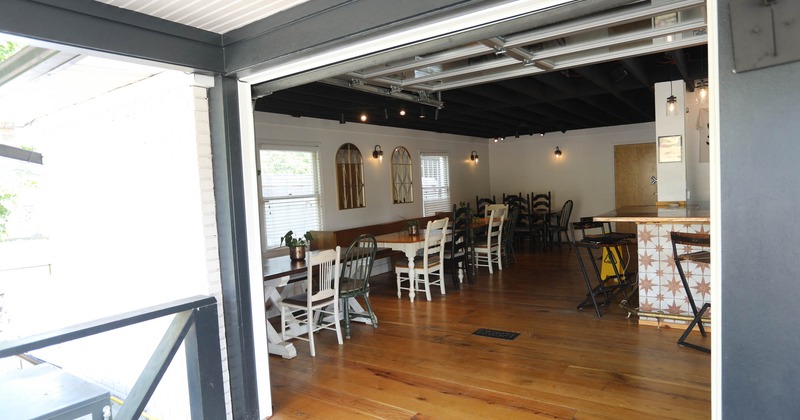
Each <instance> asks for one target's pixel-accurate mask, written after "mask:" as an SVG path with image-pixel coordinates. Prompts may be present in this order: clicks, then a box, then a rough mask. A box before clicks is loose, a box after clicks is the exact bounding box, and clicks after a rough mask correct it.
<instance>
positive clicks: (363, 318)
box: [342, 297, 378, 325]
mask: <svg viewBox="0 0 800 420" xmlns="http://www.w3.org/2000/svg"><path fill="white" fill-rule="evenodd" d="M347 301H348V302H347V303H348V304H349V305H350V313H351V314H354V313H357V314H363V315H359V316H356V317H354V318H352V319H351V321H356V322H363V323H365V324H367V325H372V320H371V319H370V318H369V314H366V313H365V312H366V311H365V310H364V307H363V306H361V304H360V303H358V301H357V300H356V298H354V297H351V298H350V299H348V300H347ZM342 316H344V312H342ZM375 319H376V320H377V319H378V317H377V316H376V317H375Z"/></svg>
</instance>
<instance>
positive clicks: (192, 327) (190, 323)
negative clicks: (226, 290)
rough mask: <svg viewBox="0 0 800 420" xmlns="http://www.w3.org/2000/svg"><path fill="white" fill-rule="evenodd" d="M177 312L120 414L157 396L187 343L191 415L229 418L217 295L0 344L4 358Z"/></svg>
mask: <svg viewBox="0 0 800 420" xmlns="http://www.w3.org/2000/svg"><path fill="white" fill-rule="evenodd" d="M173 314H174V315H175V316H174V318H173V320H172V323H171V324H170V326H169V327H168V328H167V331H166V332H165V333H164V336H163V337H162V339H161V342H160V343H159V344H158V346H157V347H156V349H155V350H154V351H153V354H152V356H151V357H150V360H149V361H148V362H147V365H145V367H144V369H143V371H142V373H141V374H140V375H139V378H138V379H137V380H136V383H135V384H134V386H133V388H131V392H130V393H129V394H128V396H127V398H126V399H125V403H124V404H122V406H121V408H120V410H119V412H118V413H117V414H116V416H115V418H117V419H126V420H127V419H138V418H139V416H140V415H141V414H142V411H143V410H144V408H145V406H146V405H147V402H148V401H149V399H150V397H151V396H152V395H153V392H154V391H155V389H156V387H157V386H158V382H159V381H160V380H161V378H162V376H163V375H164V372H166V370H167V367H168V366H169V364H170V362H171V361H172V358H173V356H174V355H175V353H176V352H177V351H178V348H180V345H181V343H185V347H184V348H185V351H186V365H187V366H186V370H187V376H188V383H189V402H190V406H191V415H192V419H224V418H225V396H224V391H223V383H222V356H221V354H220V345H219V326H218V321H217V319H218V318H217V300H216V299H215V298H213V297H209V296H194V297H190V298H184V299H179V300H176V301H172V302H168V303H164V304H160V305H156V306H151V307H149V308H144V309H139V310H135V311H131V312H127V313H123V314H120V315H114V316H110V317H107V318H101V319H98V320H94V321H89V322H86V323H82V324H78V325H74V326H71V327H67V328H62V329H60V330H57V331H52V332H48V333H43V334H38V335H34V336H30V337H25V338H20V339H17V340H10V341H6V342H3V343H0V358H5V357H10V356H15V355H19V354H23V353H26V352H29V351H32V350H36V349H40V348H43V347H48V346H52V345H55V344H60V343H64V342H67V341H72V340H76V339H79V338H83V337H88V336H91V335H95V334H99V333H103V332H106V331H111V330H116V329H119V328H123V327H127V326H130V325H134V324H138V323H141V322H145V321H150V320H153V319H156V318H161V317H165V316H169V315H173Z"/></svg>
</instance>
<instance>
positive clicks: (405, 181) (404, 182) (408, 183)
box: [392, 146, 414, 204]
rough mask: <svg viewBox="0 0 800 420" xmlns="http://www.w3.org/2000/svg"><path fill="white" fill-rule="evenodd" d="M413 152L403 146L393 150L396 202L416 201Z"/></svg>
mask: <svg viewBox="0 0 800 420" xmlns="http://www.w3.org/2000/svg"><path fill="white" fill-rule="evenodd" d="M413 187H414V180H413V167H412V162H411V154H410V153H408V149H406V148H405V147H403V146H398V147H395V149H394V151H392V200H393V202H394V204H403V203H413V202H414V188H413Z"/></svg>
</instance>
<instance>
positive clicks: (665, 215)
mask: <svg viewBox="0 0 800 420" xmlns="http://www.w3.org/2000/svg"><path fill="white" fill-rule="evenodd" d="M594 221H595V222H634V223H673V222H678V223H684V222H700V223H708V222H710V221H711V212H710V211H709V210H708V209H707V208H705V209H703V208H701V207H700V206H698V205H688V206H685V207H661V206H629V207H621V208H618V209H615V210H612V211H610V212H607V213H603V214H600V215H597V216H595V217H594Z"/></svg>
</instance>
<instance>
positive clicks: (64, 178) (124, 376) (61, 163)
mask: <svg viewBox="0 0 800 420" xmlns="http://www.w3.org/2000/svg"><path fill="white" fill-rule="evenodd" d="M156 72H162V70H154V73H156ZM192 84H193V79H192V77H191V76H190V75H185V74H183V73H180V72H162V73H160V74H156V75H155V76H152V77H149V78H147V79H145V80H142V81H139V82H136V83H133V84H131V85H128V86H123V87H119V88H117V89H112V90H111V91H110V92H108V93H106V94H103V95H100V96H98V97H95V98H92V99H90V100H87V101H83V102H80V103H76V104H74V105H72V106H69V107H67V108H65V109H62V110H60V111H58V112H55V113H53V114H51V115H46V116H42V117H41V118H39V119H37V120H36V121H35V122H34V123H33V124H32V127H31V128H30V129H29V131H28V133H26V135H28V136H30V137H29V138H31V139H32V141H34V139H36V140H35V141H36V143H35V144H36V145H37V150H40V151H41V152H42V153H43V155H44V156H46V158H45V159H44V166H43V167H44V168H45V169H46V171H47V177H46V179H45V185H44V186H43V188H45V189H46V191H47V197H48V200H49V202H48V205H47V208H48V213H49V222H50V223H49V229H48V233H49V240H50V248H51V249H52V256H51V262H52V276H51V277H50V278H47V279H42V280H41V281H40V283H37V284H35V285H33V284H32V285H26V286H30V287H28V289H27V290H24V291H23V290H20V293H27V296H23V295H19V296H18V297H20V299H22V298H27V299H28V300H27V302H28V303H27V304H26V305H25V307H16V308H14V309H16V310H17V311H15V312H14V315H15V316H16V319H15V321H19V323H18V324H17V328H19V329H20V331H21V332H23V333H24V334H26V335H29V334H32V333H35V332H38V331H42V330H53V329H56V328H59V327H62V326H66V325H72V324H75V323H78V322H83V321H87V320H91V319H97V318H100V317H103V316H108V315H112V314H119V313H123V312H125V311H130V310H135V309H138V308H142V307H146V306H150V305H154V304H157V303H163V302H168V301H170V300H174V299H177V298H181V297H186V296H193V295H208V294H213V295H215V296H216V297H217V299H218V301H219V302H222V300H221V294H220V291H221V289H220V277H219V255H218V251H217V237H216V232H217V229H216V219H215V214H214V213H215V210H214V196H213V188H214V186H213V181H212V177H211V159H210V154H211V149H210V134H209V133H210V131H209V122H208V106H207V101H206V91H205V89H203V88H198V87H193V86H192ZM54 94H59V93H58V92H56V93H54ZM33 286H36V287H33ZM219 313H220V316H222V315H221V314H222V310H221V308H220V310H219ZM170 321H171V319H163V320H157V321H151V322H148V323H145V324H142V325H137V326H134V327H129V328H126V329H122V330H119V331H114V332H111V333H106V334H102V335H100V336H96V337H91V338H87V339H82V340H78V341H76V342H72V343H68V344H65V345H61V346H56V347H50V348H47V349H43V350H41V352H37V355H39V356H40V357H42V358H43V359H45V360H47V361H50V362H52V363H55V364H57V365H60V366H63V367H65V368H67V369H68V370H72V371H74V372H76V373H78V374H80V375H81V376H85V377H89V378H91V379H93V380H96V381H98V382H101V383H102V384H103V385H106V386H108V387H111V388H112V389H113V391H114V394H115V395H118V396H120V397H122V398H124V396H125V394H126V393H127V392H129V390H130V388H131V387H132V385H133V383H134V381H135V379H136V377H137V376H138V375H139V373H140V372H141V369H142V368H143V367H144V364H145V363H146V361H147V359H148V358H149V357H150V355H151V354H152V352H153V350H154V349H155V348H156V345H157V344H158V341H159V340H160V339H161V337H162V335H163V334H164V331H165V330H166V327H167V325H168V323H169V322H170ZM223 326H224V323H220V328H222V327H223ZM220 337H221V346H222V348H223V353H224V347H225V342H224V333H223V332H222V330H221V331H220ZM223 360H225V357H224V354H223ZM223 369H224V373H223V374H224V375H225V380H226V385H225V386H226V388H227V387H228V385H227V366H224V367H223ZM226 394H227V393H226ZM147 410H148V411H149V412H150V413H151V414H154V415H156V416H157V417H160V418H187V419H188V418H189V417H190V414H189V406H188V385H187V382H186V366H185V361H184V357H183V352H182V351H179V352H178V354H177V355H176V358H175V360H173V362H172V364H171V365H170V367H169V369H168V370H167V373H166V375H165V377H164V378H163V379H162V381H161V383H160V385H159V387H158V388H157V389H156V391H155V394H154V395H153V397H152V398H151V401H150V404H149V405H148V408H147ZM229 413H230V411H229ZM229 415H230V414H229Z"/></svg>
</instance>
